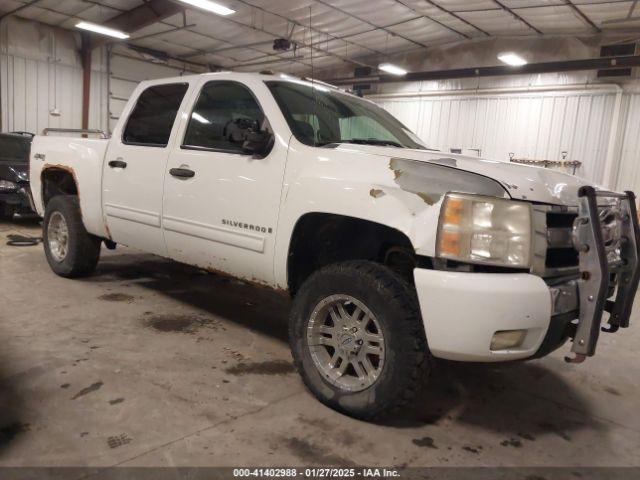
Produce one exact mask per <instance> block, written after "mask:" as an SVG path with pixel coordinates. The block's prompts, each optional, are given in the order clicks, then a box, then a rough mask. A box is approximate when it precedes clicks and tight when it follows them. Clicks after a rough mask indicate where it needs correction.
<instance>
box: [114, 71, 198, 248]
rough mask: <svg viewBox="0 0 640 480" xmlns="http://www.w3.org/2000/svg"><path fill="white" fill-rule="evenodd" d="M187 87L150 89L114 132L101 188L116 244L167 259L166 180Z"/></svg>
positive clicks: (172, 86)
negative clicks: (164, 231)
mask: <svg viewBox="0 0 640 480" xmlns="http://www.w3.org/2000/svg"><path fill="white" fill-rule="evenodd" d="M187 89H188V83H169V84H160V85H151V86H149V87H147V88H146V89H144V90H143V91H142V92H141V93H140V95H139V97H138V99H137V101H136V103H135V106H134V107H133V108H132V109H131V110H130V112H123V114H124V115H123V119H124V118H126V121H122V122H120V123H119V125H118V127H117V128H116V130H115V131H114V135H113V137H112V139H111V141H110V142H109V148H108V149H107V154H106V161H105V162H104V166H103V169H104V170H103V180H102V188H103V204H104V215H105V217H106V222H107V225H108V227H109V233H110V235H111V238H112V239H113V240H114V241H115V242H117V243H121V244H124V245H129V246H131V247H136V248H140V249H142V250H145V251H147V252H151V253H156V254H158V255H166V247H165V244H164V239H163V236H162V230H161V220H160V217H161V211H162V189H163V177H164V172H165V167H166V164H167V158H168V156H169V148H168V146H169V143H170V139H171V134H172V131H174V124H176V123H177V122H176V121H175V120H176V116H177V113H178V111H179V109H180V106H181V104H182V102H183V100H184V97H185V94H186V92H187ZM127 114H128V118H127V117H125V115H127Z"/></svg>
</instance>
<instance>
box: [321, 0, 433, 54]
mask: <svg viewBox="0 0 640 480" xmlns="http://www.w3.org/2000/svg"><path fill="white" fill-rule="evenodd" d="M314 1H315V2H316V3H319V4H320V5H324V6H325V7H329V8H331V9H333V10H335V11H337V12H340V13H342V14H343V15H346V16H348V17H351V18H355V19H356V20H359V21H360V22H362V23H366V24H367V25H369V26H371V27H374V28H375V29H377V30H382V31H384V32H387V33H388V34H390V35H392V36H394V37H398V38H401V39H402V40H404V41H406V42H409V43H413V44H414V45H417V46H419V47H422V48H429V46H428V45H425V44H424V43H422V42H418V41H416V40H412V39H410V38H409V37H405V36H404V35H401V34H399V33H396V32H394V31H393V30H389V29H388V28H387V27H381V26H380V25H376V24H375V23H371V22H370V21H368V20H365V19H364V18H361V17H358V16H357V15H354V14H352V13H349V12H347V11H346V10H343V9H342V8H340V7H337V6H335V5H332V4H330V3H327V2H325V1H324V0H314ZM416 18H420V17H416ZM411 20H415V18H412V19H409V20H406V21H407V22H409V21H411ZM401 23H405V22H398V24H401Z"/></svg>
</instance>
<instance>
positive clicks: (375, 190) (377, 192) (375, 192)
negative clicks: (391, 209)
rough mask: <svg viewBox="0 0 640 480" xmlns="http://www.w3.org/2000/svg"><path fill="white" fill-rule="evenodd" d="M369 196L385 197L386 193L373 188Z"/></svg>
mask: <svg viewBox="0 0 640 480" xmlns="http://www.w3.org/2000/svg"><path fill="white" fill-rule="evenodd" d="M369 195H371V196H372V197H373V198H380V197H384V191H382V190H380V189H379V188H372V189H371V190H369Z"/></svg>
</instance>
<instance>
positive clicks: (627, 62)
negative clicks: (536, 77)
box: [324, 55, 640, 94]
mask: <svg viewBox="0 0 640 480" xmlns="http://www.w3.org/2000/svg"><path fill="white" fill-rule="evenodd" d="M638 66H640V55H619V56H614V57H604V58H585V59H580V60H562V61H554V62H542V63H528V64H526V65H523V66H521V67H517V68H514V67H511V66H509V65H498V66H493V67H470V68H456V69H451V70H431V71H426V72H409V73H407V74H406V75H404V76H402V77H398V76H394V75H375V76H371V77H357V78H356V77H350V78H335V79H324V80H326V81H327V82H330V83H332V84H334V85H353V84H354V83H369V82H370V83H392V82H418V81H423V80H447V79H453V78H473V77H494V76H511V75H529V74H538V73H555V72H572V71H579V70H603V69H618V68H630V67H638ZM445 94H446V92H445Z"/></svg>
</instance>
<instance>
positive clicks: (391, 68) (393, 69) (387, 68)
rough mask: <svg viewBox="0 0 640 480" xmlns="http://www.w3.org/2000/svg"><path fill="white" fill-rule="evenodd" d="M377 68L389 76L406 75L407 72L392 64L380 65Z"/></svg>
mask: <svg viewBox="0 0 640 480" xmlns="http://www.w3.org/2000/svg"><path fill="white" fill-rule="evenodd" d="M378 68H379V69H380V70H382V71H384V72H387V73H390V74H391V75H406V74H407V71H406V70H405V69H404V68H401V67H398V66H397V65H394V64H392V63H381V64H380V65H378Z"/></svg>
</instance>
